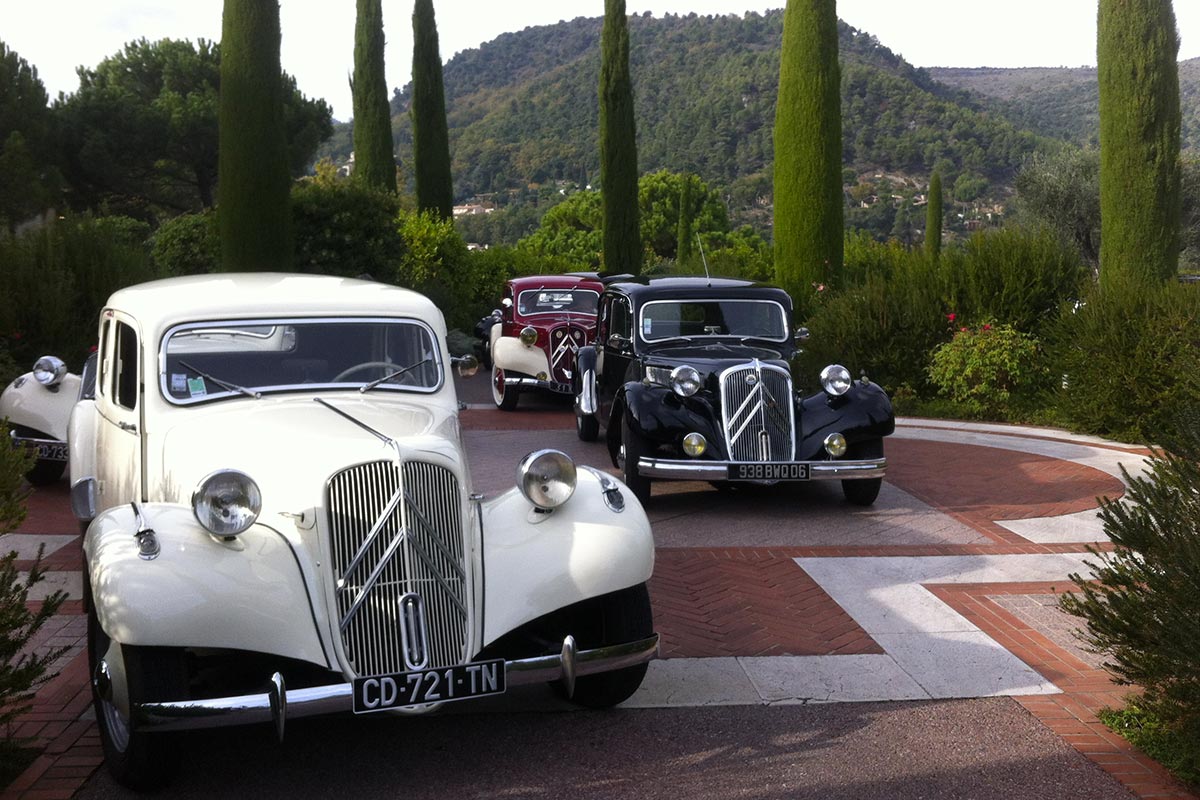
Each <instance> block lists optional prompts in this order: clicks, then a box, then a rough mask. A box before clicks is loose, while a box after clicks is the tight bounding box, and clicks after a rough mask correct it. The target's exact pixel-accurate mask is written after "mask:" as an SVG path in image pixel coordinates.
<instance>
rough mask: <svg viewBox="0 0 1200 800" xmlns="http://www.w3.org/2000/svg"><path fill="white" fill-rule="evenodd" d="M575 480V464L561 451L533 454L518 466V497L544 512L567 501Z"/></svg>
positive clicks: (543, 451)
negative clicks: (519, 494)
mask: <svg viewBox="0 0 1200 800" xmlns="http://www.w3.org/2000/svg"><path fill="white" fill-rule="evenodd" d="M575 479H576V475H575V462H574V461H572V460H571V457H570V456H569V455H567V454H566V453H564V452H562V451H561V450H534V451H533V452H532V453H530V454H529V455H527V456H525V457H524V458H522V459H521V463H520V464H518V465H517V486H519V487H520V488H521V494H523V495H525V499H526V500H528V501H529V502H531V503H533V504H534V505H535V506H537V507H538V508H540V509H542V510H543V511H549V510H550V509H552V508H558V507H559V506H561V505H562V504H563V503H565V502H567V501H568V500H570V499H571V495H572V494H574V493H575Z"/></svg>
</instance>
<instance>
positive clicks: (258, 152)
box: [217, 0, 292, 271]
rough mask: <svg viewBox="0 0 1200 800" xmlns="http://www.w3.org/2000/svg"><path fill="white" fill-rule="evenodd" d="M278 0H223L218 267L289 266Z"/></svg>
mask: <svg viewBox="0 0 1200 800" xmlns="http://www.w3.org/2000/svg"><path fill="white" fill-rule="evenodd" d="M279 39H280V33H279V2H278V0H225V7H224V13H223V15H222V20H221V92H220V99H219V101H218V102H219V106H218V126H219V130H218V138H217V144H218V153H217V180H218V192H219V195H218V199H219V201H220V205H219V207H218V210H217V221H218V228H219V230H220V234H221V259H222V268H223V269H225V270H268V271H286V270H289V269H291V268H292V209H291V198H290V191H291V183H292V179H291V175H290V173H289V171H288V151H287V140H286V138H285V135H284V126H283V91H284V86H283V72H282V70H281V69H280V66H279Z"/></svg>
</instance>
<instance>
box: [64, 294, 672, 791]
mask: <svg viewBox="0 0 1200 800" xmlns="http://www.w3.org/2000/svg"><path fill="white" fill-rule="evenodd" d="M445 337H446V329H445V323H444V321H443V318H442V315H441V313H440V312H439V311H438V310H437V308H435V307H434V305H433V304H432V303H431V302H430V301H429V300H427V299H426V298H425V297H423V296H421V295H418V294H415V293H413V292H410V291H407V290H404V289H399V288H396V287H392V286H386V285H383V284H378V283H371V282H365V281H355V280H345V279H340V278H330V277H316V276H300V275H276V274H272V275H265V274H264V275H256V274H244V275H212V276H196V277H190V278H177V279H170V280H166V281H159V282H155V283H149V284H144V285H142V286H137V287H133V288H130V289H125V290H122V291H120V292H117V293H116V294H114V295H113V296H112V298H111V299H110V300H109V302H108V304H107V305H106V306H105V308H104V309H103V310H102V312H101V317H100V345H99V356H100V365H99V374H98V379H97V391H96V395H95V398H94V400H88V401H84V402H81V403H79V404H78V406H77V407H76V408H75V411H74V414H73V418H72V428H71V433H70V450H71V474H72V478H73V483H72V505H73V508H74V509H75V512H76V515H77V516H78V517H79V518H80V519H81V521H83V522H85V523H86V524H87V533H86V535H85V537H84V552H85V557H86V569H85V583H86V586H85V592H84V593H85V597H86V605H87V609H88V651H89V656H90V666H91V670H92V683H93V687H94V692H93V694H94V704H95V708H96V717H97V720H98V722H99V727H100V733H101V738H102V741H103V744H104V750H105V757H106V760H107V762H108V765H109V768H110V770H111V771H112V772H113V774H114V775H115V776H116V778H117V779H118V780H119V781H121V782H123V783H125V784H127V785H130V786H135V787H148V786H153V785H155V784H159V783H162V782H163V781H164V780H165V779H166V777H167V775H168V774H169V765H170V763H171V756H172V754H173V753H174V752H176V751H177V749H178V748H173V747H172V743H171V734H170V733H169V732H170V731H175V730H182V729H187V728H196V727H210V726H222V725H233V724H242V723H255V722H262V723H269V724H272V725H274V726H275V729H276V731H277V732H278V734H279V735H280V736H281V737H282V735H283V731H284V726H285V723H286V721H287V720H288V719H291V718H295V717H302V716H308V715H312V714H319V713H325V712H331V711H340V710H353V711H355V712H359V713H366V712H373V711H381V710H388V711H393V712H396V713H405V714H411V713H422V712H426V711H429V710H431V709H434V708H436V707H438V706H440V705H441V704H443V703H446V702H449V701H457V700H467V699H471V698H475V697H482V696H487V695H492V694H496V693H498V692H502V691H504V689H505V687H506V686H512V685H516V684H526V683H535V682H552V683H554V684H556V685H557V686H558V687H559V688H560V689H561V691H562V692H563V693H564V694H565V695H566V696H567V697H570V698H572V699H574V700H575V701H576V702H578V703H580V704H583V705H586V706H592V707H605V706H611V705H614V704H616V703H620V702H621V701H623V700H625V699H626V698H628V697H629V696H630V695H631V694H632V693H633V692H634V691H635V690H636V689H637V688H638V686H639V685H640V683H641V681H642V678H643V676H644V674H645V671H646V662H647V661H649V660H650V659H652V658H653V657H654V656H655V654H656V652H657V641H658V637H657V635H656V634H655V633H654V631H653V625H652V618H651V611H650V603H649V597H648V594H647V591H646V581H647V579H648V578H649V577H650V574H651V571H652V569H653V564H654V545H653V540H652V538H651V535H650V526H649V523H648V522H647V520H646V516H645V514H644V512H643V511H642V508H641V506H640V505H639V504H638V502H637V500H636V499H635V498H634V497H633V496H632V495H631V494H630V493H629V492H628V491H627V489H626V488H625V487H624V486H623V484H621V483H620V482H619V481H617V480H616V479H614V478H612V477H610V476H608V475H607V474H605V473H602V472H599V471H597V470H593V469H591V468H588V467H583V466H579V467H577V466H576V465H575V464H574V463H573V462H572V461H571V459H570V458H568V457H567V456H566V455H564V454H562V453H560V452H558V451H553V450H543V451H537V452H534V453H531V454H529V455H527V456H526V457H525V458H524V459H521V460H520V462H519V464H518V463H516V462H517V461H518V459H515V458H514V478H515V481H516V484H517V486H516V487H514V488H513V489H511V490H509V491H507V492H504V493H502V494H500V495H498V496H495V497H489V498H484V497H482V496H481V495H478V494H475V493H474V492H473V491H472V489H471V480H470V476H469V474H468V472H467V466H466V460H465V456H464V450H463V443H462V440H461V435H460V427H459V421H458V408H459V406H458V400H457V397H456V396H455V390H454V383H453V381H452V380H451V379H450V370H451V366H452V362H453V361H454V359H452V358H451V357H450V354H449V352H448V351H447V349H446V345H445ZM468 360H469V361H473V360H474V359H473V358H471V359H468ZM463 366H464V367H469V366H471V365H469V364H464V365H463Z"/></svg>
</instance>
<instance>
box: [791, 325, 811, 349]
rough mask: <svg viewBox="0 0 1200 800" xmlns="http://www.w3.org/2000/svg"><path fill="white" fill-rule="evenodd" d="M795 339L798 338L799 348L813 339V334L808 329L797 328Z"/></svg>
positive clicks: (797, 344)
mask: <svg viewBox="0 0 1200 800" xmlns="http://www.w3.org/2000/svg"><path fill="white" fill-rule="evenodd" d="M795 337H796V347H799V346H800V345H802V344H804V343H805V342H807V341H808V340H809V339H810V338H812V334H811V333H809V332H808V328H796V334H795Z"/></svg>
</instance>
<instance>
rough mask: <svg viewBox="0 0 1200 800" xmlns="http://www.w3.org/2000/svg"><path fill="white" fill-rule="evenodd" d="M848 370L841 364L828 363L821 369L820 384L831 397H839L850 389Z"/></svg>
mask: <svg viewBox="0 0 1200 800" xmlns="http://www.w3.org/2000/svg"><path fill="white" fill-rule="evenodd" d="M850 383H851V380H850V370H848V369H846V368H845V367H843V366H842V365H841V364H830V365H829V366H828V367H826V368H825V369H823V370H821V385H822V386H823V387H825V391H826V392H827V393H828V394H829V395H831V396H833V397H841V396H842V395H844V394H845V393H846V392H848V391H850Z"/></svg>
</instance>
